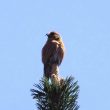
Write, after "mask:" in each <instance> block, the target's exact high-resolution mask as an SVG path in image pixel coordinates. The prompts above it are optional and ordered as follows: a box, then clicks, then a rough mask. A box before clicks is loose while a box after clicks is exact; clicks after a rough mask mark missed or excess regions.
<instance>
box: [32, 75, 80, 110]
mask: <svg viewBox="0 0 110 110" xmlns="http://www.w3.org/2000/svg"><path fill="white" fill-rule="evenodd" d="M34 86H35V88H36V89H31V92H32V96H33V99H35V100H36V103H37V108H38V110H78V108H79V106H78V105H77V101H76V100H77V98H78V92H79V86H78V85H77V81H76V82H75V81H74V78H73V77H67V78H66V79H65V80H63V83H62V84H60V85H57V84H54V83H52V82H51V81H49V80H48V79H46V78H43V79H42V80H40V84H35V85H34Z"/></svg>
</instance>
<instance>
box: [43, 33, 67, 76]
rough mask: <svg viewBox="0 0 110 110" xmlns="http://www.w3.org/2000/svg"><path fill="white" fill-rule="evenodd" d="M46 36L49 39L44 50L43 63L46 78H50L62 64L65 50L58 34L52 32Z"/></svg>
mask: <svg viewBox="0 0 110 110" xmlns="http://www.w3.org/2000/svg"><path fill="white" fill-rule="evenodd" d="M46 35H47V37H48V39H47V42H46V44H45V45H44V47H43V48H42V62H43V64H44V76H45V77H47V78H50V77H51V75H52V74H54V73H53V72H55V71H56V69H57V68H58V66H59V65H60V64H61V62H62V60H63V57H64V50H65V48H64V44H63V41H62V39H61V37H60V35H59V34H58V33H57V32H50V33H49V34H46ZM56 74H57V73H56Z"/></svg>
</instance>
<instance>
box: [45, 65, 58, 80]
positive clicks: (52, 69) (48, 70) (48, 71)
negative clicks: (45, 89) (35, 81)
mask: <svg viewBox="0 0 110 110" xmlns="http://www.w3.org/2000/svg"><path fill="white" fill-rule="evenodd" d="M58 72H59V68H58V65H57V64H46V65H44V76H45V77H47V78H51V75H52V74H55V75H58Z"/></svg>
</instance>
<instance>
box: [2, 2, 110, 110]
mask: <svg viewBox="0 0 110 110" xmlns="http://www.w3.org/2000/svg"><path fill="white" fill-rule="evenodd" d="M53 30H54V31H57V32H59V33H60V34H61V36H62V39H63V41H64V43H65V47H66V54H65V58H64V61H63V62H62V65H61V66H60V76H62V77H66V76H70V75H72V76H74V77H75V79H76V80H78V84H79V85H80V94H79V99H78V104H79V105H80V109H79V110H110V1H109V0H1V1H0V110H35V109H36V106H35V101H34V100H33V99H32V97H31V92H30V89H31V88H33V84H34V83H38V82H39V80H40V78H41V77H42V75H43V65H42V62H41V49H42V47H43V45H44V43H45V41H46V36H45V34H46V33H48V32H49V31H53Z"/></svg>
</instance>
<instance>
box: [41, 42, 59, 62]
mask: <svg viewBox="0 0 110 110" xmlns="http://www.w3.org/2000/svg"><path fill="white" fill-rule="evenodd" d="M58 44H59V43H58V42H57V41H54V40H53V41H50V42H47V43H46V44H45V45H44V47H43V49H42V62H43V63H44V64H46V63H48V62H49V61H50V58H51V57H53V56H54V55H55V54H56V52H57V48H58Z"/></svg>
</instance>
